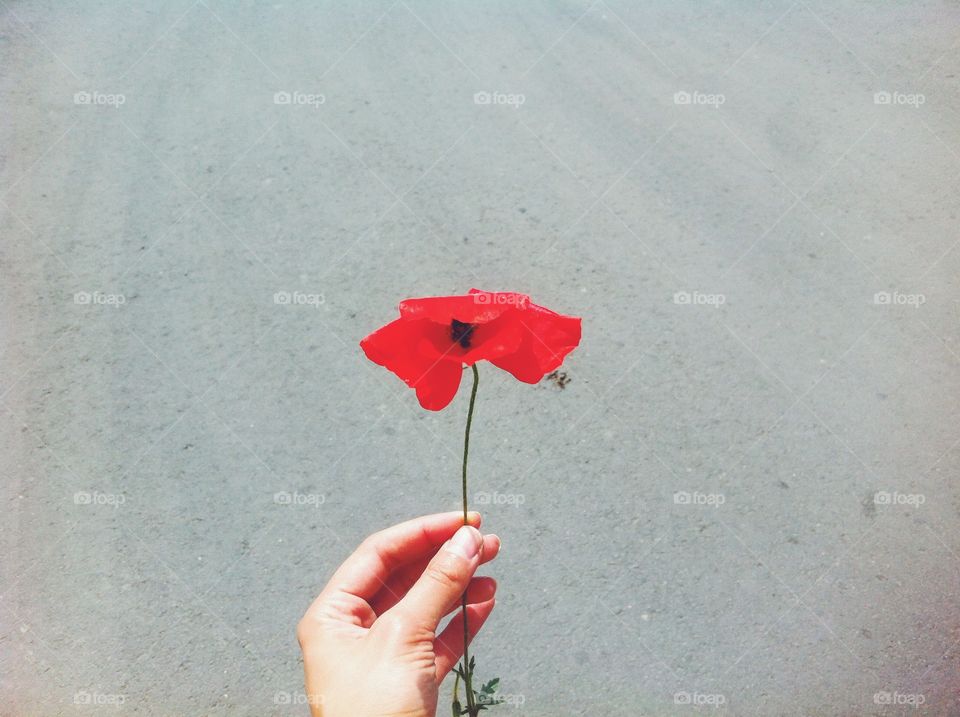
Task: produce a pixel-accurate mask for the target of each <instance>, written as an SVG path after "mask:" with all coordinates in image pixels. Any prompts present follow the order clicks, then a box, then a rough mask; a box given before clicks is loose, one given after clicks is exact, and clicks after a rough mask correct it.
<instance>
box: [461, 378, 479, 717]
mask: <svg viewBox="0 0 960 717" xmlns="http://www.w3.org/2000/svg"><path fill="white" fill-rule="evenodd" d="M470 368H472V369H473V388H472V389H471V391H470V408H469V409H467V427H466V429H465V430H464V432H463V473H462V481H461V485H462V488H463V524H464V525H466V524H467V456H468V455H469V453H470V424H472V423H473V406H474V404H475V403H476V400H477V386H478V385H479V384H480V373H479V372H478V371H477V365H476V364H473V366H471V367H470ZM460 607H461V611H462V613H463V674H464V678H463V685H464V688H465V689H466V691H467V709H468V710H469V711H470V714H471V715H476V714H477V709H476V707H477V706H476V704H475V703H474V699H473V672H472V670H471V669H470V650H469V647H468V645H469V641H470V629H469V626H468V625H467V594H466V593H464V594H463V596H462V597H461V598H460Z"/></svg>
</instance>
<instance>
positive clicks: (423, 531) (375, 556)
mask: <svg viewBox="0 0 960 717" xmlns="http://www.w3.org/2000/svg"><path fill="white" fill-rule="evenodd" d="M480 522H481V518H480V514H479V513H477V512H474V511H471V512H469V513H467V524H468V525H472V526H473V527H474V528H479V527H480ZM462 525H463V513H462V512H457V511H454V512H450V513H435V514H433V515H425V516H422V517H420V518H414V519H413V520H408V521H406V522H404V523H400V524H398V525H394V526H393V527H390V528H386V529H385V530H381V531H380V532H378V533H374V534H373V535H371V536H370V537H369V538H367V539H366V540H364V541H363V543H361V544H360V547H359V548H357V549H356V551H354V553H353V554H352V555H351V556H350V557H349V558H347V559H346V561H344V563H343V564H342V565H341V566H340V567H339V568H338V569H337V571H336V572H335V573H334V574H333V577H331V578H330V581H329V582H328V583H327V586H326V587H325V588H324V589H323V592H321V593H320V597H321V598H322V597H323V596H324V595H327V594H330V593H333V592H345V593H348V594H350V595H355V596H357V597H359V598H361V599H363V600H368V601H369V600H370V599H371V598H373V596H374V595H375V594H376V592H377V591H378V590H379V589H380V588H382V587H383V585H384V583H386V582H387V579H388V578H389V577H390V574H391V573H393V572H394V571H395V570H397V569H398V568H400V567H401V566H403V565H405V564H407V563H409V562H412V561H414V560H417V559H419V558H422V557H424V556H425V555H428V554H431V553H433V552H436V550H437V548H439V547H440V546H441V545H443V544H444V543H445V542H446V541H447V540H449V539H450V537H451V536H452V535H453V534H454V533H456V532H457V529H458V528H459V527H460V526H462ZM318 599H319V598H318Z"/></svg>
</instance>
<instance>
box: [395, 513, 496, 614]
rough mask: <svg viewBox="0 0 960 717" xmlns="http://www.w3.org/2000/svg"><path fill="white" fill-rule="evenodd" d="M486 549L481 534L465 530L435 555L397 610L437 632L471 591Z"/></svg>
mask: <svg viewBox="0 0 960 717" xmlns="http://www.w3.org/2000/svg"><path fill="white" fill-rule="evenodd" d="M482 549H483V536H482V535H480V531H479V530H477V529H476V528H474V527H472V526H469V525H464V526H463V527H461V528H460V529H459V530H458V531H457V532H456V533H454V534H453V537H452V538H450V540H448V541H447V542H446V543H444V544H443V546H442V547H441V548H440V550H439V551H438V552H437V554H436V555H434V556H433V559H432V560H431V561H430V562H429V563H428V564H427V567H426V568H425V569H424V571H423V574H422V575H421V576H420V579H419V580H417V582H416V583H414V585H413V587H412V588H410V590H409V591H408V592H407V594H406V595H405V596H404V598H403V599H402V600H401V601H400V602H399V603H397V605H396V608H398V609H399V612H401V613H403V614H404V615H406V616H409V618H410V619H412V620H413V621H414V622H416V623H417V624H418V626H420V627H423V628H426V629H429V630H433V631H436V629H437V626H438V625H439V624H440V620H442V619H443V616H444V614H446V611H447V610H448V609H449V608H450V605H451V604H454V603H456V601H457V600H458V599H459V598H460V596H461V595H462V594H463V592H464V591H465V590H466V589H467V585H468V584H469V583H470V578H472V577H473V574H474V573H475V572H476V570H477V566H479V565H480V552H481V550H482Z"/></svg>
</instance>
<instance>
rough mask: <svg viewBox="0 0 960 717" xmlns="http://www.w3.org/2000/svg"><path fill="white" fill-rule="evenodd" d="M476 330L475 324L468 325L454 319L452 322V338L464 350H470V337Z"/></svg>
mask: <svg viewBox="0 0 960 717" xmlns="http://www.w3.org/2000/svg"><path fill="white" fill-rule="evenodd" d="M475 328H476V325H475V324H468V323H465V322H463V321H457V320H456V319H454V320H453V321H451V322H450V338H452V339H453V340H454V341H456V342H457V343H458V344H460V345H461V346H462V347H463V348H465V349H468V348H470V336H471V334H473V330H474V329H475Z"/></svg>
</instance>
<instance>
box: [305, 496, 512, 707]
mask: <svg viewBox="0 0 960 717" xmlns="http://www.w3.org/2000/svg"><path fill="white" fill-rule="evenodd" d="M480 520H481V519H480V514H479V513H469V514H468V521H467V525H466V526H464V524H463V513H438V514H436V515H427V516H424V517H421V518H415V519H414V520H410V521H407V522H405V523H400V524H399V525H395V526H393V527H392V528H387V529H386V530H382V531H380V532H379V533H374V534H373V535H371V536H370V537H369V538H367V539H366V540H364V541H363V543H362V544H361V545H360V547H359V548H357V550H356V551H355V552H354V553H353V555H351V556H350V557H349V558H347V560H346V561H345V562H344V563H343V564H342V565H341V566H340V567H339V569H337V571H336V572H335V573H334V575H333V577H332V578H330V582H328V583H327V585H326V587H325V588H324V589H323V591H322V592H321V593H320V595H319V597H317V599H316V600H314V602H313V604H312V605H311V606H310V608H309V609H308V610H307V612H306V614H305V615H304V616H303V618H302V619H301V620H300V624H299V625H298V626H297V639H298V640H299V641H300V648H301V650H302V651H303V667H304V672H305V673H306V691H307V699H308V701H309V703H310V711H311V714H312V715H313V717H400V716H403V717H434V716H435V715H436V712H437V702H438V692H439V688H440V684H441V682H443V679H444V677H446V676H447V674H448V673H449V672H450V670H451V669H453V668H454V667H455V666H456V664H457V661H458V660H459V659H460V658H461V657H462V655H463V620H462V616H461V614H460V598H461V595H462V594H463V593H464V591H466V594H467V614H468V619H467V625H468V627H469V634H470V639H471V640H472V639H473V637H474V635H476V634H477V632H478V631H479V630H480V628H481V627H482V626H483V623H484V621H485V620H486V619H487V617H488V616H489V615H490V612H491V611H492V610H493V606H494V603H495V602H496V599H495V594H496V589H497V585H496V582H495V581H494V580H493V578H487V577H475V576H474V573H475V572H476V570H477V568H478V567H479V566H480V565H482V564H484V563H486V562H489V561H490V560H493V559H494V558H495V557H496V556H497V553H498V552H499V550H500V538H498V537H497V536H496V535H482V534H481V533H480V531H479V527H480ZM452 613H456V614H455V615H454V617H453V619H452V620H451V621H450V623H449V624H448V625H447V626H446V627H445V628H444V629H443V631H442V632H440V633H439V634H438V633H437V630H438V627H439V625H440V622H441V621H442V620H443V619H444V617H446V616H447V615H450V614H452ZM446 709H448V710H449V708H446Z"/></svg>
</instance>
